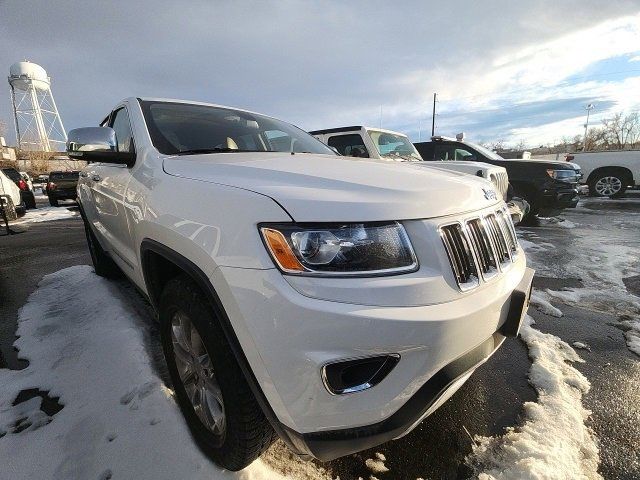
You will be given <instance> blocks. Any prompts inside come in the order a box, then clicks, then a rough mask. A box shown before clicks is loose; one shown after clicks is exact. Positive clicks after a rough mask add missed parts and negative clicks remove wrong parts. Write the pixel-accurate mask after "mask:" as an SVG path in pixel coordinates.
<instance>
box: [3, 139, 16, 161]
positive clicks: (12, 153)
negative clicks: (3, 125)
mask: <svg viewBox="0 0 640 480" xmlns="http://www.w3.org/2000/svg"><path fill="white" fill-rule="evenodd" d="M0 159H1V160H15V159H16V149H15V148H12V147H7V142H6V141H5V139H4V137H0Z"/></svg>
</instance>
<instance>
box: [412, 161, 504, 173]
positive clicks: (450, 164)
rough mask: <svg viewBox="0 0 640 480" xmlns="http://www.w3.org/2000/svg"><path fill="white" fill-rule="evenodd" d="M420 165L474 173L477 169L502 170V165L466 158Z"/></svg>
mask: <svg viewBox="0 0 640 480" xmlns="http://www.w3.org/2000/svg"><path fill="white" fill-rule="evenodd" d="M421 165H422V166H425V167H426V166H429V167H436V168H451V169H457V170H458V171H460V172H465V173H470V172H473V174H474V175H475V173H476V172H477V171H478V170H488V171H490V172H496V171H500V172H502V171H504V167H500V166H498V165H492V164H490V163H484V162H472V161H467V160H439V161H432V162H422V164H421Z"/></svg>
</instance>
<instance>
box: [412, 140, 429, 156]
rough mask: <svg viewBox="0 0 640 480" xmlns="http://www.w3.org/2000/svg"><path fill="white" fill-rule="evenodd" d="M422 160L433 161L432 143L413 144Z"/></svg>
mask: <svg viewBox="0 0 640 480" xmlns="http://www.w3.org/2000/svg"><path fill="white" fill-rule="evenodd" d="M414 147H416V150H418V153H419V154H420V156H421V157H422V159H423V160H433V142H422V143H414Z"/></svg>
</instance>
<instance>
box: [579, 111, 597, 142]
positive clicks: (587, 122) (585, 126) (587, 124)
mask: <svg viewBox="0 0 640 480" xmlns="http://www.w3.org/2000/svg"><path fill="white" fill-rule="evenodd" d="M584 108H585V110H586V111H587V121H586V122H585V124H584V141H583V142H582V151H583V152H584V151H585V150H586V148H587V130H588V129H589V113H591V110H593V109H594V108H596V106H595V105H594V104H593V103H590V104H589V105H587V106H586V107H584Z"/></svg>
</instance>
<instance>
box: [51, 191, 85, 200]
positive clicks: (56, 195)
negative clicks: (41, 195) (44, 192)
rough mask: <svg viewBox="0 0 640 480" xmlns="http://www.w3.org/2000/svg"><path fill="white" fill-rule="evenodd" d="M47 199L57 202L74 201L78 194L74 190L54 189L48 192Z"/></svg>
mask: <svg viewBox="0 0 640 480" xmlns="http://www.w3.org/2000/svg"><path fill="white" fill-rule="evenodd" d="M48 193H49V198H52V199H57V200H75V199H76V198H77V197H78V192H77V190H76V189H75V188H72V189H64V190H59V189H54V190H49V192H48Z"/></svg>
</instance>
